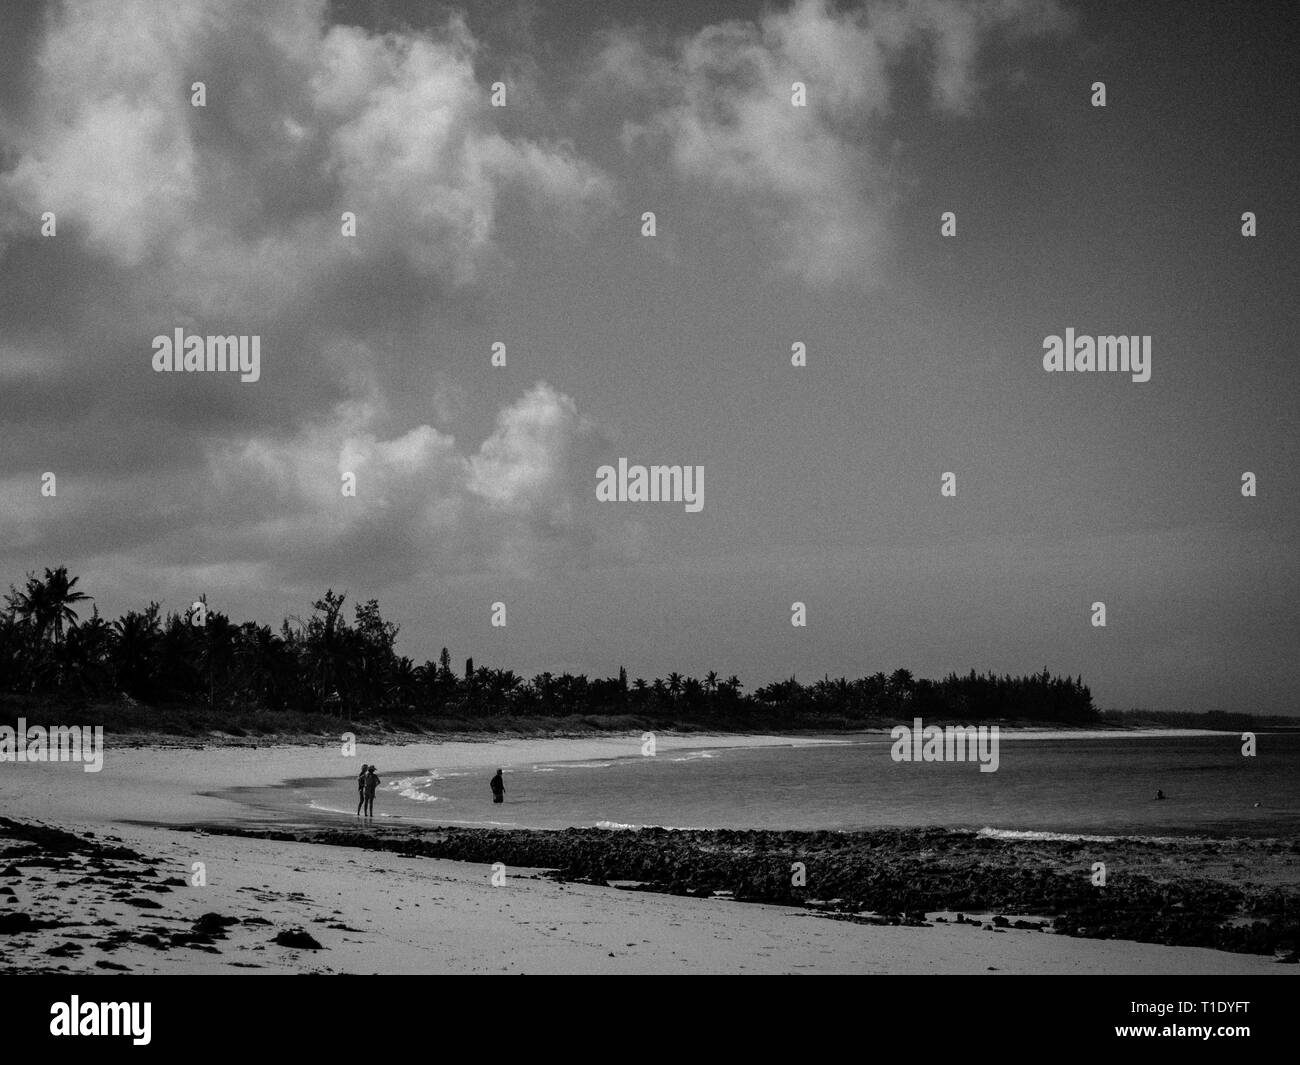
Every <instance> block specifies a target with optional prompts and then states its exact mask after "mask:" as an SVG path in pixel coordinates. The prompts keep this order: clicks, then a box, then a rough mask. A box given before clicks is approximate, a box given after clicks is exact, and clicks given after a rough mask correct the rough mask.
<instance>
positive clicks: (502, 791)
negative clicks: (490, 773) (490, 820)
mask: <svg viewBox="0 0 1300 1065" xmlns="http://www.w3.org/2000/svg"><path fill="white" fill-rule="evenodd" d="M492 801H493V802H505V801H506V782H505V780H503V779H502V777H501V770H499V769H498V770H497V775H496V776H494V777H493V778H492Z"/></svg>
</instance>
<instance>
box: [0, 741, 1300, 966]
mask: <svg viewBox="0 0 1300 1065" xmlns="http://www.w3.org/2000/svg"><path fill="white" fill-rule="evenodd" d="M658 739H659V749H660V750H673V749H682V748H687V747H721V746H741V745H746V746H751V745H757V744H764V743H768V744H788V743H790V742H792V741H791V740H790V739H788V738H780V737H778V738H766V737H748V738H742V737H705V736H687V737H667V736H660V737H659V738H658ZM639 749H640V736H639V735H638V736H630V737H628V738H627V739H591V740H586V739H584V740H509V741H497V742H492V743H448V744H437V745H435V744H427V745H420V746H405V747H390V748H375V747H368V748H366V747H363V748H361V749H359V750H358V752H357V756H356V758H351V759H343V758H342V756H341V754H340V753H339V750H338V749H337V748H334V749H331V748H305V747H278V748H261V749H252V748H230V747H224V748H213V749H207V750H178V749H150V748H135V749H117V748H110V750H109V751H108V753H107V756H106V759H105V767H104V770H103V772H101V773H99V774H88V773H84V772H83V771H82V769H81V767H80V766H78V765H67V764H55V765H42V764H37V765H14V764H6V765H3V766H0V811H3V813H4V814H5V815H7V816H15V817H22V818H31V819H34V820H39V821H42V822H45V823H47V824H53V825H57V826H59V827H63V828H66V829H69V830H73V831H81V830H85V829H93V830H94V831H96V832H97V833H100V834H102V833H108V834H110V835H113V836H119V837H121V838H122V840H123V841H124V842H125V843H126V844H127V845H129V846H131V847H134V848H135V849H137V850H139V851H141V852H143V853H145V854H147V855H152V856H156V857H159V858H162V859H163V860H164V864H163V865H162V866H159V872H161V873H162V874H163V875H164V876H179V877H184V878H188V877H189V876H190V871H191V868H192V863H193V862H196V861H197V862H203V863H204V865H205V867H206V876H207V884H206V886H203V887H184V888H177V889H176V890H175V891H173V892H171V893H170V894H165V895H157V896H155V898H157V900H158V901H159V902H160V903H162V904H163V909H161V910H149V911H143V912H142V911H140V910H137V909H133V908H131V907H130V906H128V905H125V904H123V903H121V902H120V901H117V900H114V899H112V898H111V894H110V893H109V892H107V891H105V890H103V889H99V888H95V887H92V886H78V885H76V884H72V885H70V886H69V887H65V888H56V887H54V885H55V884H56V883H58V882H63V878H64V877H65V876H66V874H63V873H60V872H58V871H54V870H48V869H37V868H33V869H25V870H23V872H24V877H23V878H22V879H21V880H8V881H5V883H7V884H9V885H11V886H13V887H14V888H15V890H16V891H17V892H18V894H19V903H20V904H21V906H22V908H24V909H28V910H30V912H32V913H33V915H36V916H40V915H42V914H58V915H62V916H64V917H70V918H74V919H75V920H76V921H78V922H84V923H85V924H86V925H90V924H91V922H93V921H95V920H97V919H101V918H106V919H108V920H112V921H114V922H116V923H118V924H121V925H126V926H127V927H138V926H141V925H151V924H156V925H165V926H168V927H171V928H173V929H175V930H177V931H181V930H184V929H185V928H186V927H187V926H188V924H189V923H190V922H192V921H193V920H194V919H195V918H196V917H198V916H199V915H200V914H202V913H205V912H209V911H215V912H217V913H220V914H223V915H227V916H232V917H238V918H245V917H254V916H261V917H263V918H265V919H267V920H269V921H270V922H272V924H271V925H270V926H266V925H247V924H241V925H237V926H234V927H233V928H232V929H231V930H230V933H229V938H228V939H227V940H226V941H223V942H221V943H220V944H219V946H220V953H219V954H209V953H205V952H201V951H196V950H194V949H191V948H186V947H177V948H172V949H171V950H167V951H158V950H156V949H153V948H150V947H146V946H143V945H138V944H132V945H130V946H127V947H125V948H122V949H119V950H116V951H113V952H111V953H106V952H104V951H101V950H99V949H98V948H97V947H95V946H94V945H93V940H92V939H84V940H80V941H79V942H81V943H82V945H83V946H84V947H85V948H86V949H85V950H84V951H83V953H82V954H81V955H80V956H78V957H73V958H64V959H57V963H58V964H63V965H66V966H67V967H68V968H69V969H70V970H71V971H89V972H96V971H101V970H98V969H96V968H95V962H96V961H97V960H101V959H107V960H110V961H112V962H114V963H116V964H121V965H126V966H128V967H129V969H130V970H131V971H134V972H185V973H189V972H283V971H292V972H322V971H328V972H356V973H381V972H382V973H391V972H399V973H404V972H428V973H468V972H528V973H542V972H552V973H555V972H582V973H587V972H596V973H604V972H610V973H633V972H636V973H687V972H690V973H705V972H720V973H728V972H771V973H785V972H827V973H829V972H836V973H850V972H852V973H966V972H988V971H990V970H994V971H997V972H1006V973H1147V974H1179V973H1217V974H1228V973H1232V974H1235V973H1277V974H1283V973H1288V972H1289V973H1295V972H1296V970H1297V967H1296V966H1283V965H1278V964H1276V963H1274V962H1272V960H1271V959H1269V958H1262V957H1255V956H1249V955H1239V954H1228V953H1224V952H1219V951H1212V950H1201V949H1188V948H1175V947H1161V946H1152V945H1148V944H1138V943H1127V942H1115V941H1100V940H1085V939H1072V938H1068V937H1065V936H1056V935H1051V934H1048V933H1042V932H1029V931H1016V930H1010V931H1006V932H991V931H985V930H983V929H979V928H974V927H971V926H969V925H964V926H959V927H954V926H951V925H937V926H935V927H933V928H928V929H914V928H881V927H874V926H866V925H856V924H850V923H847V922H842V921H833V920H828V919H824V918H819V917H816V916H813V915H810V914H808V913H805V912H803V911H799V910H794V909H790V908H786V907H779V906H763V905H754V904H747V903H733V902H726V901H722V900H701V899H689V898H681V897H676V896H667V895H657V894H651V893H645V892H629V891H619V890H616V889H613V888H598V887H591V886H586V885H562V884H556V883H554V882H552V881H549V880H546V879H541V878H538V877H537V876H536V874H535V872H534V871H531V870H523V869H508V870H507V871H506V883H505V885H504V886H501V887H494V886H492V883H491V875H492V870H491V868H490V866H489V865H476V864H471V863H462V862H449V861H440V860H432V859H420V858H404V857H399V856H395V855H391V854H386V853H381V852H372V851H364V850H358V849H354V848H338V847H322V846H315V845H311V844H294V843H280V842H272V841H263V840H253V839H244V838H238V837H227V836H211V835H206V834H191V833H186V832H180V831H177V830H174V829H170V828H156V827H150V826H143V825H128V824H124V823H123V822H125V821H128V820H135V819H139V820H158V821H166V822H170V823H177V824H179V823H185V822H189V821H196V820H203V819H210V818H219V819H226V818H232V817H237V816H239V815H240V812H241V810H242V808H241V807H240V806H239V804H237V803H234V802H230V801H228V800H224V799H216V798H211V797H207V796H204V795H203V794H202V793H203V792H205V791H214V790H217V789H220V788H225V787H230V786H236V785H240V786H258V785H268V784H275V783H279V782H281V781H283V780H286V779H293V778H296V777H311V776H336V775H337V776H344V775H349V774H351V773H353V772H355V767H356V766H357V765H358V764H359V763H360V762H363V761H365V762H378V763H379V764H381V765H391V766H408V765H409V766H422V765H435V764H436V765H444V766H478V767H488V766H495V765H496V764H500V763H504V762H518V761H528V760H532V761H562V760H579V759H581V760H586V759H599V758H609V757H617V756H620V755H628V754H633V753H637V752H639ZM18 864H19V865H20V867H21V862H19V863H18ZM331 923H335V924H342V925H346V926H348V927H349V928H351V929H356V930H357V931H346V930H343V929H339V928H331V927H329V924H331ZM289 925H301V926H303V927H305V928H306V929H307V930H308V931H310V932H311V933H312V934H313V935H314V936H315V937H316V938H317V939H318V940H319V941H320V942H321V943H322V944H323V945H324V946H325V947H327V948H328V949H326V950H321V951H306V950H291V949H287V948H284V947H280V946H277V945H273V944H271V943H269V940H270V938H271V935H272V934H273V933H274V931H275V930H276V929H277V928H283V927H287V926H289ZM90 930H91V931H94V929H90ZM69 931H76V929H72V930H69V929H53V930H44V931H41V932H36V933H27V934H24V935H21V936H11V937H8V938H9V943H7V944H6V945H5V946H6V950H5V951H4V952H3V955H4V961H3V963H0V964H3V965H4V966H6V967H12V966H17V965H27V966H31V965H52V964H55V963H56V959H53V958H48V957H46V956H45V955H44V954H43V952H44V950H45V949H46V948H48V947H50V946H52V945H55V944H57V943H62V942H66V940H67V933H68V932H69ZM99 934H102V931H100V932H96V935H97V936H98V935H99ZM249 966H256V968H250V967H249ZM0 971H3V969H2V968H0Z"/></svg>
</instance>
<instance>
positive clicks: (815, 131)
mask: <svg viewBox="0 0 1300 1065" xmlns="http://www.w3.org/2000/svg"><path fill="white" fill-rule="evenodd" d="M1067 22H1068V20H1067V18H1066V16H1065V15H1064V14H1063V13H1062V11H1061V9H1060V8H1058V7H1057V6H1056V4H1055V3H1054V2H1053V0H998V2H996V3H979V2H970V3H961V2H948V0H944V2H940V0H907V2H903V3H894V2H883V0H873V2H871V3H867V4H865V5H862V6H859V7H856V8H851V9H847V10H844V11H843V12H838V11H836V10H835V9H834V8H833V7H832V6H831V5H830V4H829V3H828V2H827V0H796V2H795V3H794V4H793V6H791V7H790V8H789V9H788V10H785V11H781V12H775V13H770V14H767V15H765V16H764V17H763V18H761V19H760V20H759V21H757V22H750V21H738V20H737V21H729V22H724V23H721V24H717V25H712V26H708V27H706V28H705V29H703V30H701V31H700V32H698V33H697V34H695V35H693V36H690V37H687V38H685V39H681V40H678V41H676V42H674V43H673V44H672V45H671V46H670V47H668V48H660V47H656V46H655V45H654V44H653V43H652V42H650V41H649V40H648V39H647V38H646V36H645V35H644V34H643V33H638V32H634V31H630V30H621V31H617V32H615V33H613V34H612V35H610V37H609V38H608V41H607V43H606V45H605V47H604V49H603V51H602V52H601V54H600V56H599V59H598V62H597V69H596V71H595V74H594V76H593V77H594V82H595V83H596V84H598V85H602V86H614V87H616V88H619V89H621V90H622V91H623V92H625V93H626V94H628V95H629V96H631V97H633V98H639V99H641V100H642V101H644V102H645V103H646V104H647V105H648V106H649V114H648V115H647V116H646V117H645V118H644V119H642V120H639V121H629V122H628V124H627V125H626V127H625V130H624V138H623V139H624V144H625V147H627V148H628V149H629V150H630V151H632V152H634V153H635V152H639V151H643V150H646V149H648V148H651V147H655V146H662V147H665V148H666V150H667V153H668V156H669V159H670V161H671V164H672V167H673V169H674V170H675V171H676V172H677V173H678V174H680V175H681V176H683V177H685V178H687V179H689V180H691V181H693V182H696V183H699V184H700V185H704V186H712V187H714V188H717V189H721V190H723V191H725V192H727V193H730V194H733V195H735V196H737V197H740V198H741V199H743V200H744V201H745V202H747V203H749V204H751V205H752V206H753V207H754V210H755V217H756V220H757V221H758V222H759V223H760V224H763V225H768V226H770V228H771V230H772V236H773V238H774V241H773V243H774V244H775V245H777V246H779V247H780V248H782V249H784V262H783V265H784V267H785V268H786V269H787V270H788V271H789V272H790V273H792V274H795V275H797V276H799V277H801V278H803V279H805V280H806V281H808V282H810V283H820V282H826V281H834V280H844V279H848V280H851V281H854V282H857V283H866V284H869V283H870V282H871V281H872V280H874V279H875V278H876V277H877V276H878V271H879V267H880V262H881V258H882V256H883V255H884V253H885V251H886V250H887V246H888V217H889V207H890V198H891V196H892V190H891V188H890V184H889V181H888V179H887V170H886V167H885V166H884V161H883V160H882V158H881V157H880V152H879V151H878V150H877V149H876V148H874V147H873V136H872V134H873V130H874V128H875V127H874V126H873V122H874V121H875V120H878V119H880V118H881V117H883V116H886V115H888V114H889V113H890V111H891V107H892V105H893V95H894V87H895V81H896V79H897V76H898V72H899V70H900V69H902V68H903V67H905V66H906V64H907V63H908V62H910V63H911V64H912V66H916V65H917V64H918V63H919V65H920V67H921V76H922V77H924V78H925V79H926V82H927V84H928V86H929V89H930V94H931V97H932V100H933V104H934V107H935V108H936V109H938V110H940V111H944V112H949V113H953V114H963V113H966V112H967V111H969V110H970V109H971V108H972V106H973V105H974V103H975V102H976V100H977V98H978V93H979V88H980V86H979V81H978V78H977V58H978V55H979V52H980V49H981V48H982V47H983V46H984V45H985V44H986V43H988V42H989V40H990V39H991V38H993V37H994V36H995V35H997V34H1004V35H1007V36H1021V35H1029V34H1038V33H1044V32H1048V31H1051V30H1055V29H1059V28H1061V27H1063V26H1065V25H1066V24H1067ZM795 82H803V83H804V84H805V85H806V87H807V106H806V107H802V108H800V107H794V106H792V103H791V87H792V85H793V84H794V83H795Z"/></svg>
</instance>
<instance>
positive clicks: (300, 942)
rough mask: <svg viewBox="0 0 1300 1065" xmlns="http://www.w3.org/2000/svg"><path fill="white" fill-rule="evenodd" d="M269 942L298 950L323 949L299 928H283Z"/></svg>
mask: <svg viewBox="0 0 1300 1065" xmlns="http://www.w3.org/2000/svg"><path fill="white" fill-rule="evenodd" d="M271 942H272V943H277V944H279V945H280V946H282V947H294V948H296V949H299V950H324V949H325V948H324V947H323V946H321V944H320V941H319V940H317V939H316V937H315V936H313V935H312V934H311V933H310V932H307V931H305V930H304V929H301V928H285V929H283V930H281V931H279V932H277V933H276V934H275V936H274V937H273V938H272V940H271Z"/></svg>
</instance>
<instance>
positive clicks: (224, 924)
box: [192, 913, 239, 936]
mask: <svg viewBox="0 0 1300 1065" xmlns="http://www.w3.org/2000/svg"><path fill="white" fill-rule="evenodd" d="M232 924H239V918H238V917H223V916H222V915H221V914H219V913H205V914H204V915H203V916H202V917H200V918H199V919H198V920H197V921H195V922H194V925H193V928H192V931H193V932H195V933H196V934H197V935H202V936H224V935H225V934H226V929H227V928H229V927H230V926H231V925H232Z"/></svg>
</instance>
